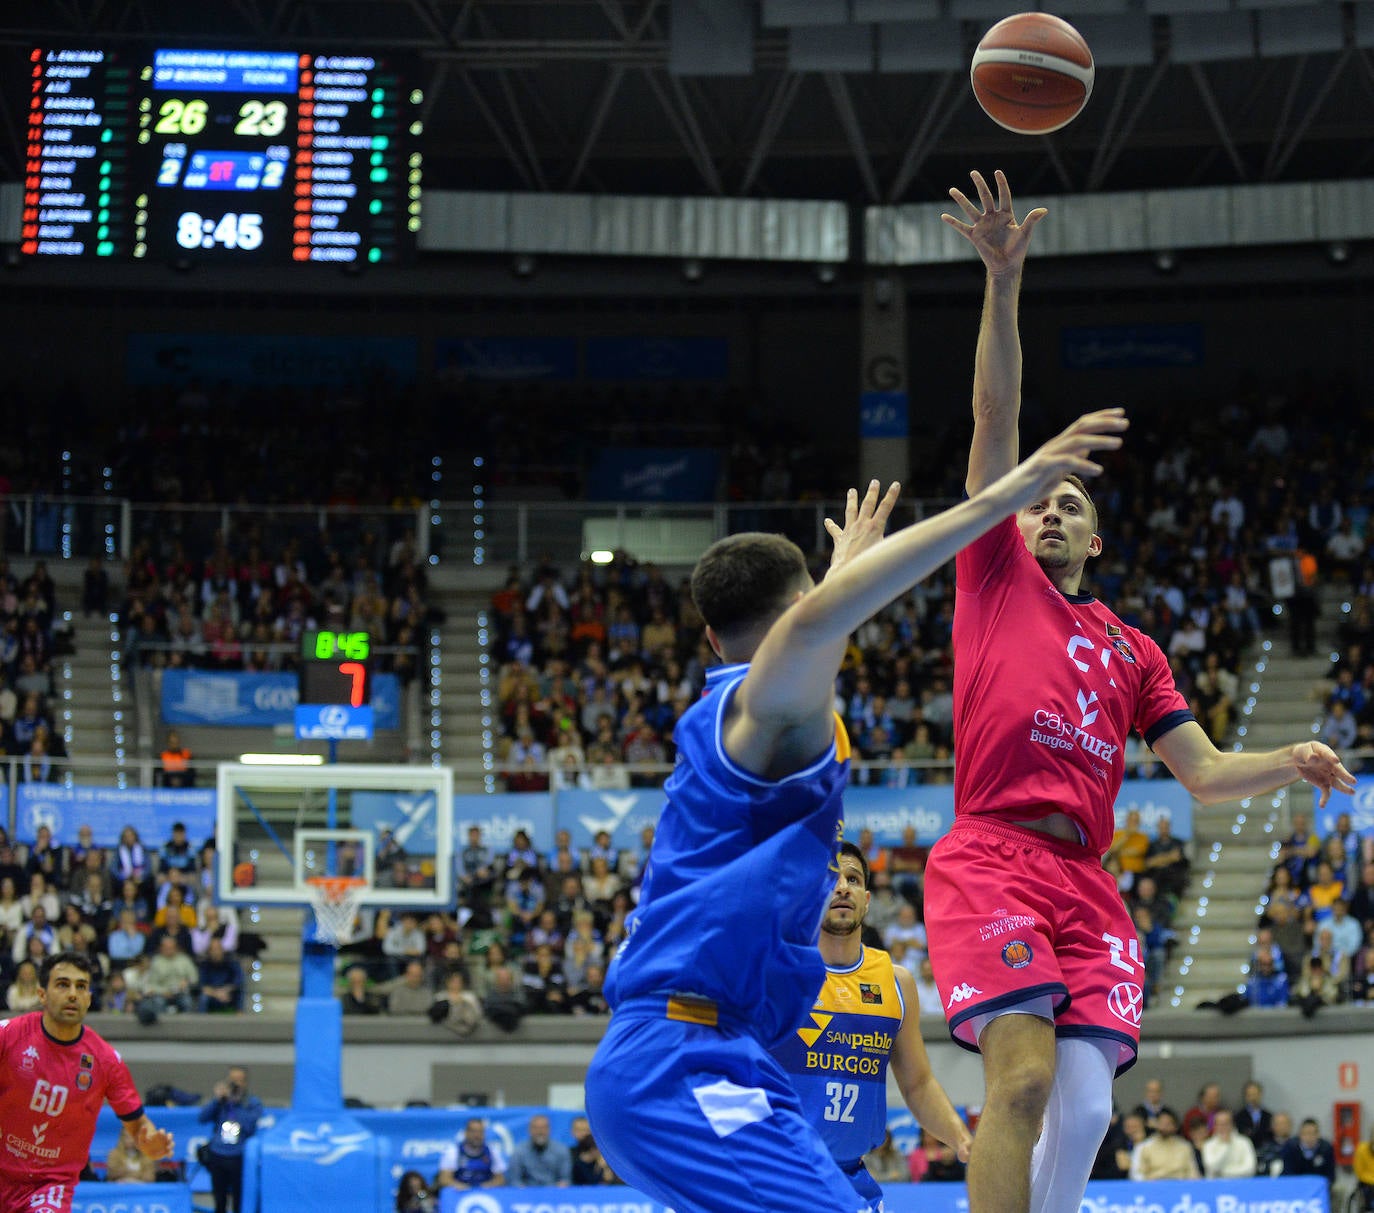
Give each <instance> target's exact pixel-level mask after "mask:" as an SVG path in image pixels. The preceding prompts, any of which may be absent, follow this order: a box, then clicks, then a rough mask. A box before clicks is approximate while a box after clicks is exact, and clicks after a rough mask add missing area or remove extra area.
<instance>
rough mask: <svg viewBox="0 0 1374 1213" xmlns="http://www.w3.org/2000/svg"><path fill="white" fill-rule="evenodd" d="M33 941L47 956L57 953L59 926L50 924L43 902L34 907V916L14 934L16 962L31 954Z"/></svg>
mask: <svg viewBox="0 0 1374 1213" xmlns="http://www.w3.org/2000/svg"><path fill="white" fill-rule="evenodd" d="M31 942H33V943H35V944H36V946H37V947H39V948H41V949H42V952H43V955H45V956H53V955H56V953H57V928H56V927H54V926H52V925H50V924H49V922H48V912H47V911H46V910H45V909H44V908H43V906H42V905H41V904H40V905H36V906H34V907H33V917H31V918H30V919H29V921H28V922H26V923H24V925H23V926H21V927H20V928H19V930H18V931H16V932H15V934H14V949H13V957H14V963H15V964H19V963H20V962H21V961H23V960H24V959H25V958H26V957H28V956H29V954H30V952H31V950H32V949H30V947H29V944H30V943H31Z"/></svg>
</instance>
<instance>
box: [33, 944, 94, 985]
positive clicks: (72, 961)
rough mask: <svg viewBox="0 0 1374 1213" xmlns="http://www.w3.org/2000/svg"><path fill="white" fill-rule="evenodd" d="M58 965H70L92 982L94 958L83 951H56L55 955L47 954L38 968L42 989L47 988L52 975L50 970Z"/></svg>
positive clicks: (39, 982)
mask: <svg viewBox="0 0 1374 1213" xmlns="http://www.w3.org/2000/svg"><path fill="white" fill-rule="evenodd" d="M58 965H71V966H72V968H74V969H80V970H81V971H82V972H83V973H85V974H86V976H87V977H89V978H90V979H91V981H92V982H94V981H95V976H96V967H95V960H94V959H93V958H92V957H91V956H90V955H89V954H87V953H84V952H58V953H57V955H56V956H49V957H48V958H47V959H46V960H45V961H44V962H43V967H42V968H40V969H39V970H38V984H39V986H41V987H42V988H43V989H45V990H46V989H47V988H48V978H50V977H51V976H52V971H53V970H54V969H55V968H57V966H58Z"/></svg>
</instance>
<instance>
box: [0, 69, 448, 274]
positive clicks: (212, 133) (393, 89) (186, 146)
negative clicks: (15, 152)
mask: <svg viewBox="0 0 1374 1213" xmlns="http://www.w3.org/2000/svg"><path fill="white" fill-rule="evenodd" d="M29 64H30V75H29V98H28V107H27V114H28V120H27V121H28V126H27V131H28V138H27V160H26V165H25V179H24V202H23V224H22V237H21V243H20V251H21V253H22V254H23V255H24V256H27V257H43V258H52V257H93V258H111V259H121V260H124V259H131V260H141V259H152V260H158V261H164V262H166V261H171V262H181V263H185V262H191V263H195V262H201V261H207V262H208V261H214V262H220V263H224V262H241V263H249V262H257V263H268V264H284V263H290V262H300V263H307V262H315V263H320V262H324V263H335V264H338V263H344V264H347V263H351V262H358V263H362V264H367V263H377V262H395V261H405V260H409V259H411V258H413V256H414V252H415V242H416V233H417V232H418V231H419V228H420V211H421V202H420V188H421V178H422V175H423V170H422V154H421V151H420V135H421V123H420V117H419V106H420V102H421V101H422V96H421V93H420V91H419V89H418V88H417V87H416V80H417V77H418V73H419V61H418V58H415V57H411V58H409V59H407V58H405V57H401V58H398V59H392V58H385V57H384V58H377V57H374V56H372V55H349V54H335V53H330V54H311V53H308V52H295V51H253V50H224V51H215V50H176V49H158V48H155V47H145V48H142V49H139V48H137V47H130V46H125V45H120V46H118V47H106V48H103V49H102V48H79V47H77V48H73V47H64V48H53V47H39V48H36V49H34V50H33V51H32V52H31V53H30V56H29Z"/></svg>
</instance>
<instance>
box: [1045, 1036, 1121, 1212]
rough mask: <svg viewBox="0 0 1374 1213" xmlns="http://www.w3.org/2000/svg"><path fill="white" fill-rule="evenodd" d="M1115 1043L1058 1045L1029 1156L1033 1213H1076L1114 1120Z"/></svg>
mask: <svg viewBox="0 0 1374 1213" xmlns="http://www.w3.org/2000/svg"><path fill="white" fill-rule="evenodd" d="M1116 1058H1117V1046H1116V1042H1115V1041H1108V1040H1101V1041H1099V1040H1095V1039H1093V1038H1087V1037H1085V1038H1081V1039H1070V1040H1060V1041H1059V1042H1058V1044H1057V1045H1056V1047H1055V1075H1054V1087H1053V1088H1052V1089H1051V1091H1050V1098H1049V1102H1048V1104H1047V1105H1046V1107H1045V1121H1044V1127H1043V1129H1042V1131H1041V1134H1040V1139H1039V1141H1037V1142H1036V1144H1035V1151H1034V1153H1033V1154H1032V1156H1031V1206H1030V1207H1031V1213H1078V1210H1079V1208H1080V1206H1081V1204H1082V1200H1083V1191H1084V1189H1085V1188H1086V1187H1087V1184H1088V1176H1089V1174H1090V1173H1091V1172H1092V1167H1093V1162H1094V1160H1095V1159H1096V1158H1097V1151H1098V1148H1099V1147H1100V1146H1101V1145H1102V1139H1103V1138H1104V1137H1105V1136H1106V1134H1107V1126H1108V1125H1109V1124H1110V1123H1111V1119H1112V1079H1113V1077H1114V1076H1115V1073H1116Z"/></svg>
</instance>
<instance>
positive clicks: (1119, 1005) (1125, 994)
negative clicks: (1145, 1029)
mask: <svg viewBox="0 0 1374 1213" xmlns="http://www.w3.org/2000/svg"><path fill="white" fill-rule="evenodd" d="M1107 1009H1108V1010H1109V1011H1110V1012H1111V1013H1112V1014H1113V1015H1115V1016H1116V1017H1117V1018H1118V1019H1119V1020H1121V1022H1122V1023H1128V1024H1130V1025H1131V1027H1133V1028H1135V1027H1139V1026H1140V1016H1141V1013H1142V1012H1143V1011H1144V1010H1145V992H1144V991H1143V990H1142V989H1141V988H1140V987H1139V986H1138V985H1136V984H1135V983H1134V982H1130V981H1119V982H1117V984H1116V985H1114V986H1113V987H1112V988H1111V991H1110V992H1109V993H1108V994H1107Z"/></svg>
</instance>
